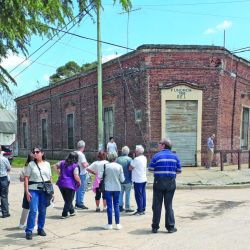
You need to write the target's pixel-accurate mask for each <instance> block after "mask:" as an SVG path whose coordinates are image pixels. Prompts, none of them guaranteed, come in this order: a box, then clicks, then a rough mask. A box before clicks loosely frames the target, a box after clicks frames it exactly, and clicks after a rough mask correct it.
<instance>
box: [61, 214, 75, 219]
mask: <svg viewBox="0 0 250 250" xmlns="http://www.w3.org/2000/svg"><path fill="white" fill-rule="evenodd" d="M71 216H73V215H71ZM67 218H69V215H66V216H64V215H62V217H61V219H67Z"/></svg>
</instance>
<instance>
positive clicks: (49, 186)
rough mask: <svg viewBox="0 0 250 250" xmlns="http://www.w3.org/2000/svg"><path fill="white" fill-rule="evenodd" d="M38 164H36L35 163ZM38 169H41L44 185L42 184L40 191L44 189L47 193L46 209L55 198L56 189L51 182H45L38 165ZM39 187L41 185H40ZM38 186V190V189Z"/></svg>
mask: <svg viewBox="0 0 250 250" xmlns="http://www.w3.org/2000/svg"><path fill="white" fill-rule="evenodd" d="M35 163H36V162H35ZM36 166H37V168H38V169H39V172H40V176H41V178H42V181H43V183H41V184H42V185H40V188H39V189H42V190H43V191H44V192H45V195H46V207H48V206H50V203H51V200H52V198H53V194H54V188H53V184H52V183H51V182H45V181H44V179H43V176H42V173H41V169H40V168H39V166H38V164H37V163H36ZM38 186H39V184H38ZM38 186H37V188H38Z"/></svg>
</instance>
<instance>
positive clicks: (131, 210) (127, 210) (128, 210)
mask: <svg viewBox="0 0 250 250" xmlns="http://www.w3.org/2000/svg"><path fill="white" fill-rule="evenodd" d="M134 211H135V210H133V209H131V208H128V209H125V213H132V212H134Z"/></svg>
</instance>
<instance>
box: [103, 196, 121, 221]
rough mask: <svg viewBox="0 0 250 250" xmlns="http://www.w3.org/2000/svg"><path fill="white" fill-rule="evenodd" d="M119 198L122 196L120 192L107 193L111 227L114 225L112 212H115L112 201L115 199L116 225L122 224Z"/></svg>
mask: <svg viewBox="0 0 250 250" xmlns="http://www.w3.org/2000/svg"><path fill="white" fill-rule="evenodd" d="M119 196H120V191H105V197H106V202H107V215H108V224H109V225H112V210H113V209H112V199H113V205H114V211H115V223H116V224H120V210H119Z"/></svg>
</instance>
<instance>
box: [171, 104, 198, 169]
mask: <svg viewBox="0 0 250 250" xmlns="http://www.w3.org/2000/svg"><path fill="white" fill-rule="evenodd" d="M197 105H198V103H197V101H166V136H167V137H169V138H170V140H171V141H172V144H173V148H172V150H175V151H176V153H177V155H178V156H179V157H180V160H181V163H182V165H183V166H195V165H196V149H197V112H198V110H197Z"/></svg>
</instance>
